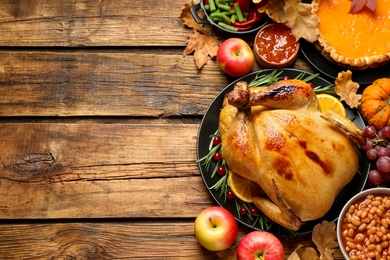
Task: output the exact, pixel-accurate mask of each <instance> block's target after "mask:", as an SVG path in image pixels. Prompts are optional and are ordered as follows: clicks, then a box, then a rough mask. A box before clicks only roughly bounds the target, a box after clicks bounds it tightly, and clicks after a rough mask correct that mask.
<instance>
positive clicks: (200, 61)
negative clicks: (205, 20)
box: [183, 31, 220, 69]
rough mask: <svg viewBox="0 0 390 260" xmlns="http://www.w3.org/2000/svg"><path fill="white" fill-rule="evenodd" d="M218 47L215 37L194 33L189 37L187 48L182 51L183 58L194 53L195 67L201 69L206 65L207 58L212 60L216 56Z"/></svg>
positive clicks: (218, 43)
mask: <svg viewBox="0 0 390 260" xmlns="http://www.w3.org/2000/svg"><path fill="white" fill-rule="evenodd" d="M219 45H220V42H219V41H218V38H217V37H216V36H210V35H206V34H201V33H199V32H196V31H195V32H194V34H193V35H191V37H190V39H189V41H188V43H187V47H186V48H185V49H184V52H183V56H186V55H188V54H190V53H192V52H194V59H195V63H196V66H197V67H198V69H201V68H202V67H203V66H204V65H205V64H207V58H208V56H210V57H211V58H212V59H214V58H215V57H216V56H217V51H218V48H219Z"/></svg>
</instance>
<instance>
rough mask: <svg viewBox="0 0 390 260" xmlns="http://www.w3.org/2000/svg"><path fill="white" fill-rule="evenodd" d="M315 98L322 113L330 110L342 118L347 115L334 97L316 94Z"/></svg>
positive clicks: (341, 104)
mask: <svg viewBox="0 0 390 260" xmlns="http://www.w3.org/2000/svg"><path fill="white" fill-rule="evenodd" d="M317 98H318V102H319V103H320V107H321V111H322V113H325V112H326V111H328V110H331V111H333V112H336V113H338V114H340V115H342V116H346V115H347V112H346V111H345V107H344V105H343V103H341V101H340V100H338V99H337V98H336V97H334V96H332V95H329V94H318V95H317Z"/></svg>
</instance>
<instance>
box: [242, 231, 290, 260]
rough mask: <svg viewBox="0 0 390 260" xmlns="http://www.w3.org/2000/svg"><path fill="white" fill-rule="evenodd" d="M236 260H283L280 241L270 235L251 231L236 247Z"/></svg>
mask: <svg viewBox="0 0 390 260" xmlns="http://www.w3.org/2000/svg"><path fill="white" fill-rule="evenodd" d="M236 256H237V260H283V259H284V250H283V245H282V243H281V242H280V240H279V239H278V238H277V237H276V236H274V235H272V234H271V233H268V232H264V231H253V232H251V233H249V234H248V235H246V236H244V237H243V238H242V239H241V241H240V243H239V244H238V246H237V252H236Z"/></svg>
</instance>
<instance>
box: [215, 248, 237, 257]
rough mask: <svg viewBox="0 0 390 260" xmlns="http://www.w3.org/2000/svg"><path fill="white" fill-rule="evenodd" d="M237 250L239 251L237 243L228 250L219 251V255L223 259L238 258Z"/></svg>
mask: <svg viewBox="0 0 390 260" xmlns="http://www.w3.org/2000/svg"><path fill="white" fill-rule="evenodd" d="M236 251H237V245H235V246H232V247H230V248H228V249H226V250H223V251H219V252H218V253H217V255H218V257H219V259H221V260H237V257H236Z"/></svg>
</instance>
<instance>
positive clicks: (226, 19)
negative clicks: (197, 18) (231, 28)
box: [210, 13, 231, 24]
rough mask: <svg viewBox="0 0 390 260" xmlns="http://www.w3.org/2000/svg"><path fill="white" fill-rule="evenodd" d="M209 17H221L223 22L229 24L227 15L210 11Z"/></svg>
mask: <svg viewBox="0 0 390 260" xmlns="http://www.w3.org/2000/svg"><path fill="white" fill-rule="evenodd" d="M210 18H211V19H213V18H222V19H223V20H224V21H225V23H227V24H231V21H230V18H229V17H227V15H224V14H222V13H211V14H210Z"/></svg>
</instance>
